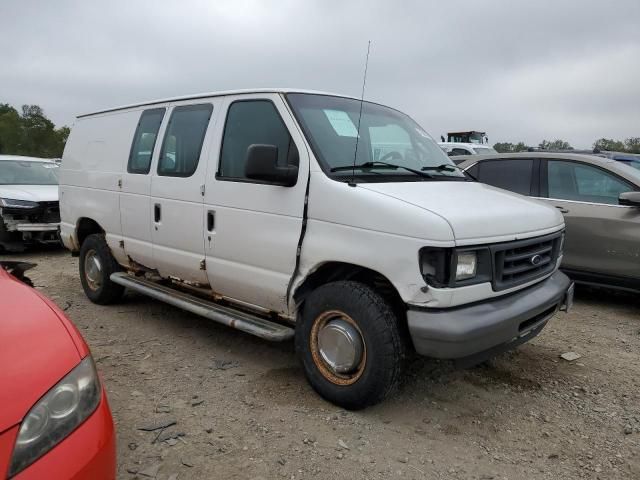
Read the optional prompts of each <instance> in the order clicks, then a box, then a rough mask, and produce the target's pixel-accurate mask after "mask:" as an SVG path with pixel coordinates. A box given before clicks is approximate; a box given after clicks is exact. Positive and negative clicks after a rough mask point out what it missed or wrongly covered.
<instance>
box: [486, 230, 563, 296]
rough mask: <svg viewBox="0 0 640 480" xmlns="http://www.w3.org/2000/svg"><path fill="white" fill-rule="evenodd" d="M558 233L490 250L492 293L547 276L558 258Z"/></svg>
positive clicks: (559, 238) (499, 245)
mask: <svg viewBox="0 0 640 480" xmlns="http://www.w3.org/2000/svg"><path fill="white" fill-rule="evenodd" d="M561 242H562V232H558V233H554V234H551V235H545V236H544V237H537V238H529V239H526V240H517V241H515V242H507V243H501V244H498V245H494V246H493V247H491V250H492V253H493V261H494V277H493V289H494V290H495V291H499V290H506V289H508V288H512V287H517V286H518V285H522V284H524V283H527V282H530V281H532V280H535V279H537V278H540V277H543V276H545V275H547V274H548V273H551V272H552V271H553V269H554V268H555V266H556V262H557V260H558V256H559V255H560V244H561Z"/></svg>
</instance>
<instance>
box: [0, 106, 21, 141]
mask: <svg viewBox="0 0 640 480" xmlns="http://www.w3.org/2000/svg"><path fill="white" fill-rule="evenodd" d="M21 139H22V124H21V118H20V114H19V113H18V111H17V110H16V109H15V108H13V107H12V106H11V105H8V104H6V103H2V104H0V153H13V152H19V151H20V146H21V145H20V143H21Z"/></svg>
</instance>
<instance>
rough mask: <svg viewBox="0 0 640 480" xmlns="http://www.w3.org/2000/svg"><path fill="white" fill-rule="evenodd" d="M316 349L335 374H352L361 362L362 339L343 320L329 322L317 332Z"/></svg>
mask: <svg viewBox="0 0 640 480" xmlns="http://www.w3.org/2000/svg"><path fill="white" fill-rule="evenodd" d="M318 347H319V350H320V355H321V356H322V359H323V360H324V361H325V362H326V363H327V365H328V366H329V367H330V368H331V369H332V370H333V371H334V372H336V373H349V372H352V371H353V370H354V369H355V368H356V367H357V366H358V365H359V364H360V362H361V360H362V352H363V343H362V337H361V336H360V333H359V332H358V330H357V329H356V328H355V327H354V326H353V325H351V324H350V323H349V322H347V321H345V320H341V319H335V320H331V321H330V322H328V323H327V324H326V325H325V326H324V327H322V329H321V330H320V332H318Z"/></svg>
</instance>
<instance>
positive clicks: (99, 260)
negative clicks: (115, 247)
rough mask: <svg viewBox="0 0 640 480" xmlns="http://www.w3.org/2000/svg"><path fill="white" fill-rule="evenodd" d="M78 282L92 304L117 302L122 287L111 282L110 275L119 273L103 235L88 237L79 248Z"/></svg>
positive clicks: (122, 289)
mask: <svg viewBox="0 0 640 480" xmlns="http://www.w3.org/2000/svg"><path fill="white" fill-rule="evenodd" d="M79 267H80V282H81V283H82V288H83V289H84V293H85V294H86V295H87V297H89V300H91V301H92V302H93V303H97V304H100V305H108V304H110V303H115V302H117V301H118V300H119V299H120V298H121V297H122V295H123V294H124V287H123V286H121V285H118V284H116V283H113V282H112V281H111V278H110V277H111V274H112V273H114V272H118V271H120V266H119V265H118V262H116V260H115V258H113V255H111V250H109V246H108V245H107V242H106V240H105V239H104V235H100V234H93V235H89V236H88V237H87V238H86V239H85V240H84V242H82V246H81V247H80V258H79Z"/></svg>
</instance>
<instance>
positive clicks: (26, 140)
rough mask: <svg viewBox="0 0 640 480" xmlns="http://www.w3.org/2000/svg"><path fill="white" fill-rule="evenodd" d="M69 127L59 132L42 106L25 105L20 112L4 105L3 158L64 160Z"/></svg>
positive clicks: (0, 121)
mask: <svg viewBox="0 0 640 480" xmlns="http://www.w3.org/2000/svg"><path fill="white" fill-rule="evenodd" d="M69 132H70V129H69V127H66V126H65V127H60V128H56V126H55V125H54V124H53V122H52V121H51V120H49V119H48V118H47V116H46V115H45V113H44V111H43V110H42V108H40V107H39V106H38V105H23V106H22V111H21V112H18V110H16V109H15V108H13V107H12V106H11V105H9V104H7V103H0V154H5V155H25V156H29V157H41V158H60V157H62V151H63V150H64V144H65V142H66V141H67V137H68V136H69Z"/></svg>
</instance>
